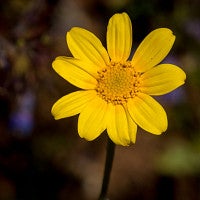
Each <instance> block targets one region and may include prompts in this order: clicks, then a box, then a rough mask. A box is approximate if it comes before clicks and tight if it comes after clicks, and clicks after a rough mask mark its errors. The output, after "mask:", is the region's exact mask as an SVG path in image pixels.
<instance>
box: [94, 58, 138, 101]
mask: <svg viewBox="0 0 200 200" xmlns="http://www.w3.org/2000/svg"><path fill="white" fill-rule="evenodd" d="M98 74H99V76H98V78H97V81H98V83H97V87H96V91H97V93H98V95H99V96H100V97H101V98H102V99H104V100H105V101H107V102H111V103H113V104H114V105H116V104H124V103H126V102H127V100H128V99H129V98H134V96H136V95H137V93H138V92H139V87H140V80H139V79H140V75H141V73H139V72H136V71H135V69H134V67H133V66H132V65H131V62H129V61H127V62H125V63H114V62H111V64H110V65H109V66H107V67H106V68H104V69H102V70H101V71H98Z"/></svg>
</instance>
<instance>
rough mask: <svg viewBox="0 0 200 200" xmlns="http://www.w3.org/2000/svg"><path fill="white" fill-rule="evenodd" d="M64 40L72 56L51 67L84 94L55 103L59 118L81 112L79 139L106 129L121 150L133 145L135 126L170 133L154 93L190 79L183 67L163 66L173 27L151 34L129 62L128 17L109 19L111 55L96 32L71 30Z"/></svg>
mask: <svg viewBox="0 0 200 200" xmlns="http://www.w3.org/2000/svg"><path fill="white" fill-rule="evenodd" d="M66 40H67V44H68V46H69V49H70V51H71V53H72V55H73V57H65V56H63V57H61V56H60V57H57V58H56V59H55V61H54V62H53V64H52V65H53V68H54V70H55V71H56V72H57V73H58V74H59V75H60V76H62V77H63V78H64V79H66V80H67V81H68V82H70V83H71V84H73V85H75V86H76V87H78V88H80V89H81V90H78V91H76V92H73V93H70V94H68V95H66V96H64V97H62V98H60V99H59V100H58V101H57V102H56V103H55V104H54V105H53V107H52V114H53V116H54V117H55V119H61V118H64V117H70V116H73V115H76V114H79V113H80V115H79V118H78V133H79V135H80V137H82V138H85V139H86V140H89V141H91V140H94V139H95V138H97V137H98V136H99V135H100V134H101V133H102V132H103V131H104V130H106V129H107V133H108V136H109V137H110V138H111V140H112V141H113V142H114V143H116V144H119V145H123V146H127V145H129V144H130V143H135V140H136V132H137V125H138V126H140V127H141V128H142V129H144V130H146V131H148V132H150V133H153V134H156V135H159V134H161V133H162V132H164V131H166V129H167V116H166V113H165V111H164V109H163V107H162V106H161V105H160V104H159V103H158V102H157V101H156V100H154V99H153V98H152V97H151V96H150V95H152V96H153V95H155V96H156V95H162V94H166V93H168V92H170V91H172V90H174V89H176V88H177V87H179V86H181V85H182V84H184V81H185V79H186V75H185V73H184V72H183V71H182V70H181V69H180V68H179V67H177V66H175V65H172V64H159V63H160V62H161V61H162V60H163V59H164V58H165V57H166V56H167V54H168V53H169V51H170V49H171V48H172V45H173V43H174V41H175V36H174V35H173V33H172V31H171V30H170V29H167V28H159V29H156V30H154V31H152V32H151V33H150V34H149V35H147V37H146V38H145V39H144V40H143V41H142V43H141V44H140V45H139V47H138V48H137V50H136V51H135V53H134V55H133V57H132V58H130V59H129V57H130V52H131V46H132V25H131V21H130V18H129V16H128V15H127V14H126V13H122V14H115V15H113V16H112V17H111V18H110V20H109V23H108V27H107V51H106V49H105V48H104V47H103V45H102V43H101V41H100V40H99V39H98V38H97V37H96V36H95V35H94V34H92V33H91V32H89V31H87V30H85V29H82V28H78V27H75V28H72V29H71V30H70V31H69V32H68V33H67V35H66ZM128 59H129V60H128Z"/></svg>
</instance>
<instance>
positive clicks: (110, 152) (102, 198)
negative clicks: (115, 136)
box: [99, 137, 115, 200]
mask: <svg viewBox="0 0 200 200" xmlns="http://www.w3.org/2000/svg"><path fill="white" fill-rule="evenodd" d="M114 154H115V144H114V143H113V142H112V140H111V139H110V138H109V137H108V143H107V152H106V163H105V169H104V177H103V183H102V188H101V193H100V195H99V200H106V199H107V198H106V195H107V190H108V184H109V179H110V173H111V170H112V163H113V158H114Z"/></svg>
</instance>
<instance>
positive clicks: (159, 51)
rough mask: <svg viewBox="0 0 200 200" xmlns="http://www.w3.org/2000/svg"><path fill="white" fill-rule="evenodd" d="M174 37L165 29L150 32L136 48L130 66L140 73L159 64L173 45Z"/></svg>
mask: <svg viewBox="0 0 200 200" xmlns="http://www.w3.org/2000/svg"><path fill="white" fill-rule="evenodd" d="M174 41H175V36H174V35H173V33H172V31H171V30H170V29H167V28H159V29H156V30H154V31H152V32H151V33H150V34H149V35H147V36H146V38H145V39H144V40H143V41H142V43H141V44H140V45H139V47H138V48H137V50H136V52H135V54H134V55H133V58H132V64H133V65H134V67H135V69H136V70H137V71H140V72H144V71H147V70H148V69H150V68H152V67H153V66H155V65H157V64H159V63H160V62H161V61H162V60H163V59H164V58H165V57H166V56H167V54H168V53H169V51H170V49H171V48H172V45H173V44H174Z"/></svg>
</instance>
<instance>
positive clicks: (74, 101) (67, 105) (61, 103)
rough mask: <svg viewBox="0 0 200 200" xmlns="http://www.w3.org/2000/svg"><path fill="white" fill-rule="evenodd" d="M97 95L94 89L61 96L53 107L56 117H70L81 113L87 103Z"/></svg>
mask: <svg viewBox="0 0 200 200" xmlns="http://www.w3.org/2000/svg"><path fill="white" fill-rule="evenodd" d="M95 96H96V92H95V91H94V90H88V91H76V92H73V93H70V94H68V95H65V96H63V97H62V98H60V99H59V100H58V101H57V102H56V103H55V104H54V105H53V107H52V110H51V113H52V115H53V116H54V118H55V119H61V118H65V117H70V116H73V115H76V114H78V113H80V112H81V111H82V110H83V108H84V107H85V105H86V104H87V103H88V102H90V101H91V100H92V99H93V98H94V97H95Z"/></svg>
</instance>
